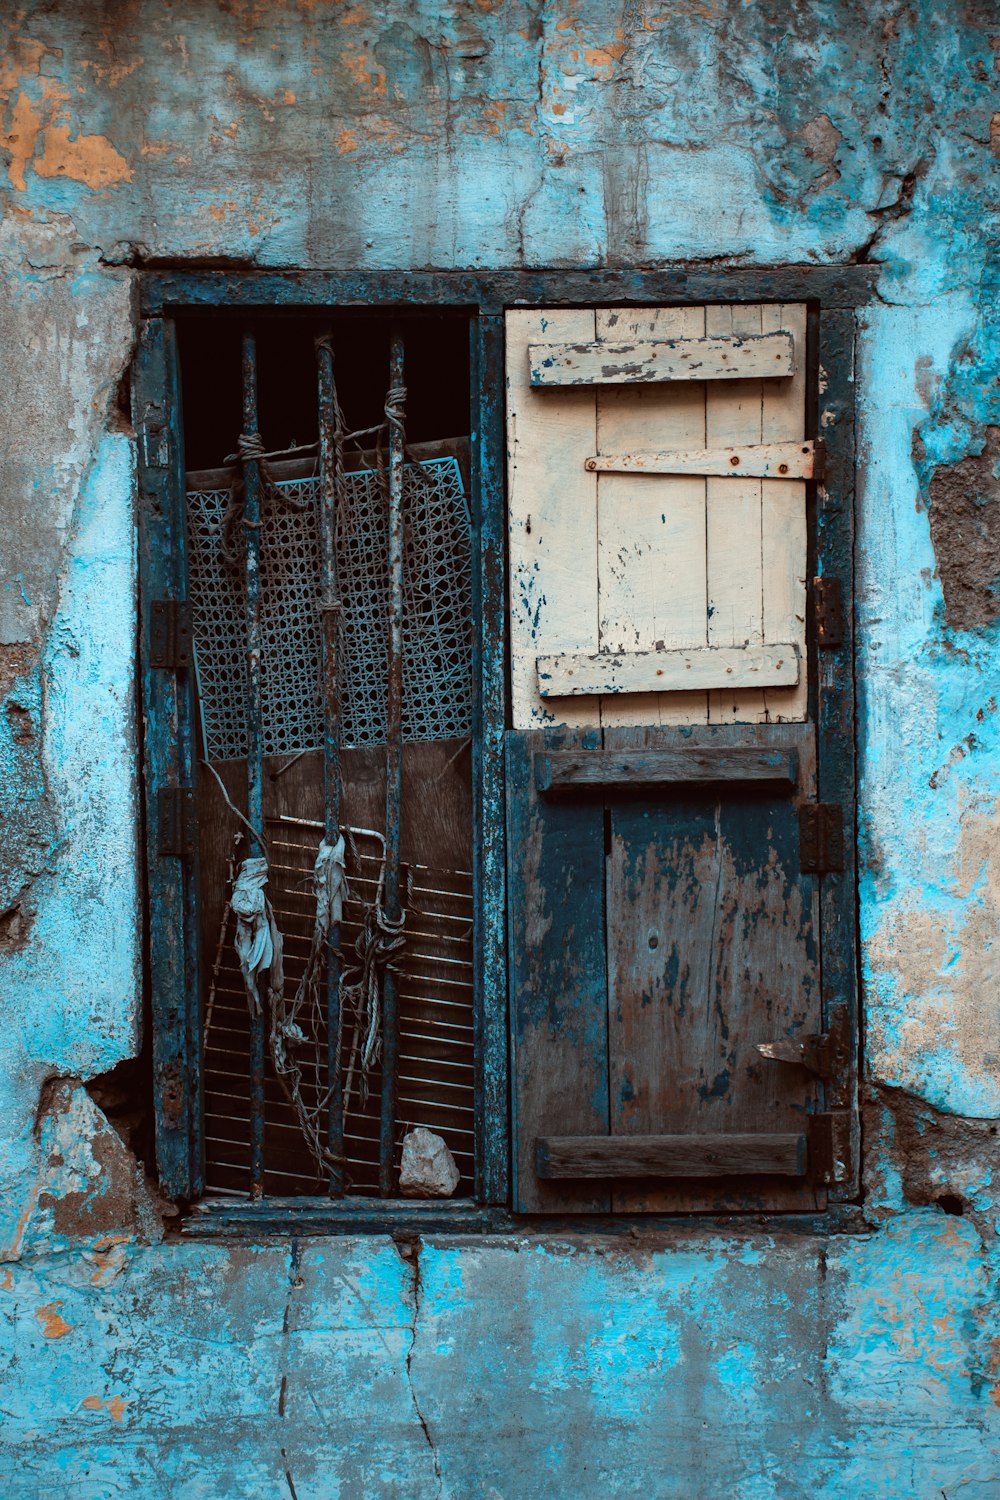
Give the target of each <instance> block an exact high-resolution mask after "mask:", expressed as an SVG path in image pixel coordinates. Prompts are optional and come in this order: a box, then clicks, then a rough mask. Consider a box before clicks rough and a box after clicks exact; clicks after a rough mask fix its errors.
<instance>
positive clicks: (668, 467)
mask: <svg viewBox="0 0 1000 1500" xmlns="http://www.w3.org/2000/svg"><path fill="white" fill-rule="evenodd" d="M598 317H600V314H598ZM671 395H673V392H671ZM656 435H657V436H658V437H659V438H660V439H661V441H662V437H663V433H662V430H660V431H658V432H657V434H656ZM815 466H816V444H815V443H814V442H811V441H810V442H798V443H744V444H743V445H742V446H741V447H738V448H692V449H686V450H677V449H674V450H672V451H669V452H662V451H661V452H654V451H651V450H648V449H642V450H639V449H637V450H636V451H634V452H630V453H629V452H618V453H607V452H604V453H595V454H594V455H593V456H592V457H590V458H588V459H587V462H586V464H585V466H584V467H585V468H587V469H590V470H591V471H592V472H594V473H597V474H706V475H711V476H712V477H713V478H718V479H721V478H723V477H726V478H740V477H741V476H750V477H752V478H756V479H764V478H767V479H783V480H784V479H812V477H813V474H814V472H815ZM632 493H633V494H640V493H641V491H639V490H634V491H633V492H632Z"/></svg>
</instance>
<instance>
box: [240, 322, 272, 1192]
mask: <svg viewBox="0 0 1000 1500" xmlns="http://www.w3.org/2000/svg"><path fill="white" fill-rule="evenodd" d="M257 423H258V417H257V340H256V337H255V336H254V334H252V333H251V332H249V331H248V330H245V331H244V334H243V436H244V439H247V438H253V437H254V436H255V435H256V433H257ZM241 446H242V444H241ZM260 492H261V484H260V464H259V462H258V460H257V459H256V458H247V459H245V460H244V463H243V528H244V536H245V538H246V619H247V818H248V821H249V823H250V826H251V828H252V829H253V830H254V833H255V834H256V835H257V840H258V845H259V848H260V849H263V848H264V842H263V833H264V735H263V725H262V722H261V695H260V531H261V503H260ZM266 1025H267V1018H266V1016H265V1015H264V1013H263V1011H261V1014H260V1015H259V1016H253V1017H251V1020H250V1196H251V1197H252V1198H262V1197H263V1196H264V1053H265V1042H266Z"/></svg>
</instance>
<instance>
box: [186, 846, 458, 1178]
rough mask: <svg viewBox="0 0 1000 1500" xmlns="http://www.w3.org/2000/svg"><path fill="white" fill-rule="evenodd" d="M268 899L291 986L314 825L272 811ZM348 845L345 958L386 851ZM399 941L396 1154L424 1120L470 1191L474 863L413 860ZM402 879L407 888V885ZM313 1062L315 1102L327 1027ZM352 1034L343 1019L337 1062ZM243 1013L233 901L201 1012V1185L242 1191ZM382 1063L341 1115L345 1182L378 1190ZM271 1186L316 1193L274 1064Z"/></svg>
mask: <svg viewBox="0 0 1000 1500" xmlns="http://www.w3.org/2000/svg"><path fill="white" fill-rule="evenodd" d="M271 833H272V836H271V839H270V845H271V850H272V863H271V892H270V894H271V899H272V902H273V905H274V909H275V915H276V917H277V919H278V925H279V927H280V928H281V931H282V934H283V936H284V939H285V972H286V979H287V983H288V987H289V989H290V990H293V989H294V988H295V986H296V985H297V984H298V981H299V978H300V977H301V974H302V970H303V967H304V965H305V960H306V956H307V954H308V951H309V942H310V938H311V935H312V925H313V912H314V903H313V897H312V895H311V893H310V891H309V876H310V873H311V871H312V867H313V862H314V860H315V857H316V850H317V847H318V839H319V834H318V833H317V834H315V835H314V836H313V835H311V834H310V833H309V832H308V830H306V829H305V828H302V827H299V828H296V827H291V828H288V827H287V826H284V827H283V826H282V825H281V823H280V822H279V821H278V820H271ZM356 849H357V856H358V857H357V858H355V856H354V853H353V852H352V851H349V853H348V867H347V875H348V882H349V888H350V893H351V894H350V897H349V899H348V901H347V902H346V904H345V911H344V918H345V920H344V926H343V929H342V951H343V953H344V955H345V959H346V960H347V962H348V964H350V961H351V958H352V956H353V952H354V941H355V939H356V937H357V936H358V933H359V932H360V930H361V923H362V921H363V918H364V907H365V904H366V903H369V902H370V901H371V900H372V898H373V896H374V892H375V884H376V879H377V874H378V867H379V863H380V859H381V853H380V850H379V847H378V845H377V844H376V843H375V841H374V840H373V839H365V838H364V837H358V838H357V840H356ZM408 888H409V892H410V899H409V901H408V902H407V908H406V931H407V944H406V947H405V949H404V950H403V955H402V959H401V962H400V965H399V968H400V981H399V991H400V993H399V1064H398V1070H397V1100H398V1118H397V1130H396V1138H395V1164H396V1166H397V1167H398V1164H399V1148H400V1144H401V1142H402V1138H403V1136H404V1135H405V1134H406V1131H407V1130H409V1129H410V1128H411V1127H412V1126H414V1125H426V1126H427V1127H428V1128H429V1129H431V1130H435V1131H436V1132H437V1133H438V1134H439V1135H441V1136H443V1138H444V1139H445V1141H447V1143H448V1146H449V1148H450V1150H451V1152H452V1155H453V1156H454V1158H455V1162H456V1164H457V1166H458V1169H459V1171H460V1172H461V1174H462V1175H461V1181H460V1183H459V1185H458V1188H457V1190H456V1196H459V1197H462V1196H469V1195H471V1194H472V1193H473V1190H474V1156H473V1129H474V1118H475V1116H474V1108H475V1080H474V1066H473V1056H474V1054H473V1008H472V877H471V875H470V874H469V872H468V871H462V870H440V869H432V868H429V867H427V866H424V865H414V866H411V867H410V878H409V881H408ZM404 889H406V886H405V885H404ZM310 1041H311V1042H312V1043H313V1046H312V1047H311V1048H310V1049H309V1050H310V1052H311V1054H312V1056H313V1058H314V1062H313V1064H312V1066H311V1068H310V1069H308V1070H307V1071H306V1076H305V1080H304V1083H303V1093H304V1095H306V1096H307V1102H310V1103H312V1102H314V1101H315V1100H316V1099H317V1098H319V1097H320V1095H321V1094H322V1093H323V1092H324V1091H325V1086H326V1074H325V1065H324V1061H323V1060H324V1059H325V1056H326V1035H325V1029H323V1030H321V1033H320V1035H318V1036H316V1037H311V1038H310ZM353 1043H354V1038H353V1030H352V1027H351V1026H350V1024H349V1023H348V1022H347V1020H346V1018H345V1031H344V1035H343V1042H342V1054H343V1057H344V1061H345V1070H346V1067H347V1064H348V1062H349V1059H350V1056H351V1051H352V1047H353ZM249 1046H250V1023H249V1017H248V1013H247V1003H246V994H245V992H244V989H243V982H242V979H241V977H240V971H239V966H238V964H237V961H236V956H235V952H234V949H233V941H232V917H231V914H230V913H229V910H228V907H227V909H226V918H225V922H224V926H223V930H222V932H221V933H220V937H219V946H218V950H217V955H216V964H215V972H214V975H213V979H212V984H211V987H210V994H209V1000H208V1004H207V1007H206V1014H205V1030H204V1079H205V1137H206V1140H205V1155H206V1186H207V1187H208V1189H209V1191H215V1192H229V1193H238V1194H245V1193H247V1192H249V1188H250V1167H249V1145H248V1138H249V1118H250V1107H249V1099H250V1092H249V1082H248V1079H249ZM380 1083H381V1080H380V1078H379V1075H378V1073H377V1072H376V1073H375V1074H374V1076H373V1077H372V1079H371V1091H370V1093H369V1097H368V1100H367V1102H366V1103H364V1104H363V1103H362V1102H361V1100H360V1097H359V1094H358V1090H357V1088H355V1089H354V1091H353V1093H352V1097H351V1100H350V1104H349V1107H348V1108H347V1109H346V1110H345V1116H344V1139H345V1148H346V1156H347V1171H348V1175H349V1185H348V1192H349V1193H352V1194H354V1193H360V1194H369V1195H370V1194H377V1193H378V1183H379V1090H380ZM264 1119H265V1148H266V1161H267V1167H266V1173H265V1186H266V1190H267V1191H268V1192H269V1193H275V1194H282V1193H285V1194H296V1193H303V1194H308V1193H317V1192H322V1191H324V1184H323V1183H321V1182H320V1181H319V1179H318V1177H317V1174H316V1169H315V1166H314V1164H313V1161H312V1158H311V1157H310V1155H309V1152H308V1149H307V1148H306V1145H305V1142H304V1140H303V1138H302V1133H301V1131H300V1129H299V1126H298V1123H297V1121H296V1119H295V1115H294V1113H293V1111H292V1108H291V1106H290V1104H289V1103H288V1101H287V1099H286V1097H285V1095H284V1093H283V1092H282V1089H281V1085H280V1083H279V1082H278V1079H277V1077H276V1076H275V1074H274V1072H273V1070H272V1069H271V1067H270V1064H268V1067H267V1075H266V1078H265V1105H264Z"/></svg>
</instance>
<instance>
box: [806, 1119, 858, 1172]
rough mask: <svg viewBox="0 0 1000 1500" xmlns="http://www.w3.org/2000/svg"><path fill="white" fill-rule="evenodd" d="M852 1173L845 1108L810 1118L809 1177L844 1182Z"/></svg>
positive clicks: (847, 1120)
mask: <svg viewBox="0 0 1000 1500" xmlns="http://www.w3.org/2000/svg"><path fill="white" fill-rule="evenodd" d="M850 1172H851V1116H850V1114H849V1112H848V1111H847V1110H846V1109H831V1110H828V1111H827V1113H826V1114H822V1115H810V1116H809V1176H810V1177H811V1178H812V1180H813V1181H814V1182H825V1183H835V1182H847V1181H848V1179H849V1177H850Z"/></svg>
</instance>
